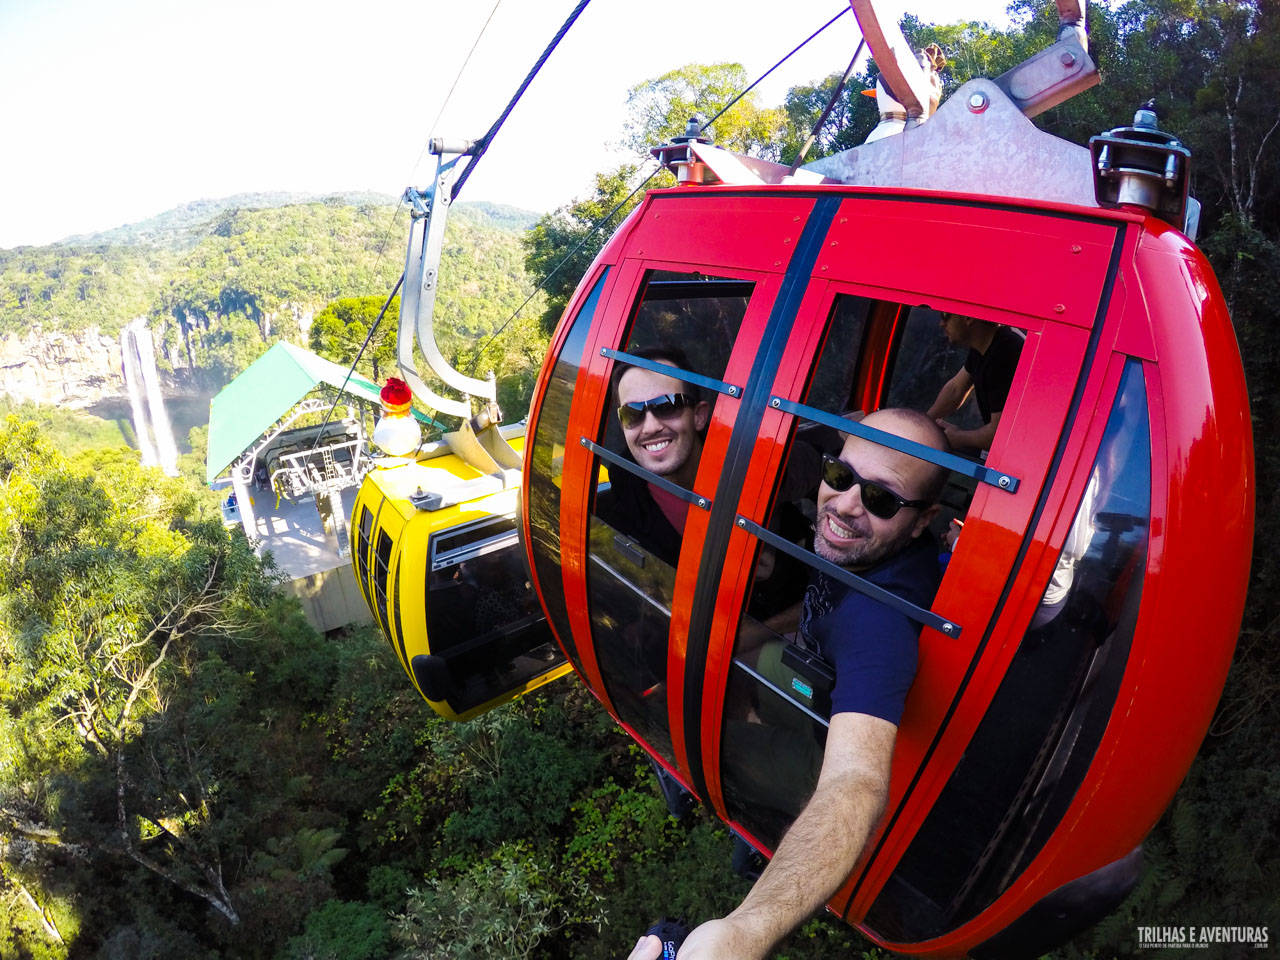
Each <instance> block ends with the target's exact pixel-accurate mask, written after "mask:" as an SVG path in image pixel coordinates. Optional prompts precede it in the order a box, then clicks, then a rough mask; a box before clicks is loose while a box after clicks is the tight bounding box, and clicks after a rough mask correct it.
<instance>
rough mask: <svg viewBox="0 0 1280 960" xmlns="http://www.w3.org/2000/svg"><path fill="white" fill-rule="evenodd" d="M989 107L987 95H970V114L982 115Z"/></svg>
mask: <svg viewBox="0 0 1280 960" xmlns="http://www.w3.org/2000/svg"><path fill="white" fill-rule="evenodd" d="M987 105H988V101H987V95H986V94H985V93H980V92H979V93H971V94H969V112H970V113H981V112H982V111H983V110H985V109H987Z"/></svg>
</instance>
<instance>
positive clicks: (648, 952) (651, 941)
mask: <svg viewBox="0 0 1280 960" xmlns="http://www.w3.org/2000/svg"><path fill="white" fill-rule="evenodd" d="M661 957H662V941H661V940H659V939H658V938H657V937H655V936H654V935H653V934H651V933H650V934H647V935H646V936H643V937H641V938H640V939H639V940H637V941H636V945H635V946H634V947H633V948H632V949H631V953H630V954H628V955H627V960H660V958H661Z"/></svg>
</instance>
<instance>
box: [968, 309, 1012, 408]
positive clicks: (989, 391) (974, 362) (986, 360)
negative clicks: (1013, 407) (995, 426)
mask: <svg viewBox="0 0 1280 960" xmlns="http://www.w3.org/2000/svg"><path fill="white" fill-rule="evenodd" d="M1021 355H1022V337H1020V336H1018V334H1016V333H1014V332H1013V331H1012V330H1010V329H1009V328H1008V327H998V328H997V329H996V335H995V337H993V338H992V340H991V346H989V347H987V352H986V353H979V352H978V351H977V350H970V351H969V356H968V357H967V358H966V359H965V361H964V368H965V369H966V370H968V371H969V378H970V379H971V380H973V390H974V393H975V394H976V395H977V399H978V412H979V413H980V414H982V422H983V423H990V422H991V415H992V414H993V413H1000V412H1001V411H1002V410H1004V402H1005V400H1007V399H1008V397H1009V388H1010V387H1011V386H1013V374H1014V371H1016V370H1017V369H1018V357H1020V356H1021Z"/></svg>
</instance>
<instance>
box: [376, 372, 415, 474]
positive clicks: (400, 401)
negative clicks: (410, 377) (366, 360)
mask: <svg viewBox="0 0 1280 960" xmlns="http://www.w3.org/2000/svg"><path fill="white" fill-rule="evenodd" d="M378 399H379V400H380V401H381V402H382V417H381V418H380V419H379V420H378V424H377V426H375V427H374V428H373V443H374V445H375V446H376V447H377V448H378V449H379V450H381V451H382V452H383V453H385V454H386V455H387V456H390V457H407V456H408V455H409V454H411V453H413V451H414V450H416V449H418V447H419V446H420V445H421V444H422V428H421V427H419V426H418V421H417V420H415V419H414V418H413V414H412V413H411V412H410V408H411V406H412V404H413V393H412V392H411V391H410V390H409V385H408V384H407V383H405V382H404V381H403V380H401V379H399V378H397V377H388V378H387V384H386V386H384V387H383V388H382V390H381V392H380V393H379V394H378Z"/></svg>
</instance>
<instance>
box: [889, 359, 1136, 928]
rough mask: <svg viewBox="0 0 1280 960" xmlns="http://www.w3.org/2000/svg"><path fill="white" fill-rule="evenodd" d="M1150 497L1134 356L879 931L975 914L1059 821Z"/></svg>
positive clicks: (1113, 679) (1114, 674)
mask: <svg viewBox="0 0 1280 960" xmlns="http://www.w3.org/2000/svg"><path fill="white" fill-rule="evenodd" d="M1150 510H1151V442H1150V429H1149V423H1148V414H1147V398H1146V391H1145V386H1144V383H1143V374H1142V365H1141V363H1139V362H1138V361H1136V360H1130V361H1129V362H1128V364H1127V366H1126V369H1125V373H1124V377H1123V379H1122V381H1121V384H1120V389H1119V391H1118V392H1117V395H1116V401H1115V403H1114V405H1113V407H1112V410H1111V415H1110V417H1109V419H1108V421H1107V427H1106V432H1105V434H1104V435H1103V439H1102V443H1101V445H1100V447H1099V449H1098V455H1097V458H1096V460H1095V463H1094V467H1093V470H1092V473H1091V475H1090V478H1089V482H1088V484H1087V485H1086V487H1085V489H1084V493H1083V495H1082V497H1081V501H1080V506H1079V508H1078V510H1077V511H1076V515H1075V520H1074V522H1073V524H1072V527H1071V529H1070V531H1069V532H1068V534H1067V536H1066V539H1065V541H1064V544H1063V548H1062V551H1061V553H1060V555H1059V557H1058V560H1057V563H1056V566H1055V568H1054V571H1053V574H1052V576H1051V578H1050V580H1049V584H1048V586H1047V587H1046V589H1045V592H1044V595H1043V597H1042V599H1041V602H1040V605H1039V607H1038V608H1037V610H1036V612H1035V614H1034V616H1033V617H1032V620H1031V624H1030V626H1029V628H1028V630H1027V632H1026V635H1025V636H1024V638H1023V640H1022V643H1021V644H1020V645H1019V647H1018V651H1017V653H1016V654H1015V656H1014V658H1013V661H1012V662H1011V663H1010V665H1009V668H1008V670H1007V671H1006V672H1005V676H1004V679H1003V680H1002V681H1001V684H1000V688H999V690H998V691H997V692H996V695H995V697H994V698H993V699H992V701H991V705H990V707H989V708H988V710H987V714H986V716H985V717H984V718H983V720H982V723H981V724H980V726H979V728H978V730H977V732H976V733H975V735H974V737H973V740H972V742H971V743H970V746H969V748H968V749H967V750H966V752H965V755H964V759H963V760H962V761H961V762H960V763H959V765H957V767H956V769H955V772H954V773H953V774H952V776H951V779H950V780H949V781H948V783H947V785H946V787H945V788H944V789H943V791H942V793H941V795H940V796H939V798H938V800H937V802H936V803H935V804H934V806H933V809H932V810H931V811H930V813H929V816H928V817H927V818H926V820H925V822H924V824H923V825H922V826H921V828H920V831H919V832H918V833H917V835H916V837H915V839H914V840H913V841H912V843H911V846H910V847H909V848H908V849H907V852H906V853H905V854H904V855H903V857H902V860H901V861H900V863H899V865H898V867H897V869H896V870H895V871H894V873H893V875H892V876H891V877H890V879H889V881H888V882H887V883H886V885H885V887H884V889H883V890H882V891H881V893H880V895H879V897H878V898H877V899H876V901H875V903H874V904H873V905H872V907H871V910H870V912H869V913H868V914H867V922H868V924H869V925H871V926H872V927H873V928H874V929H875V930H876V932H877V933H879V934H881V935H883V936H885V937H887V938H889V939H900V940H927V939H931V938H932V937H935V936H940V935H941V934H943V933H944V932H946V931H948V930H951V929H954V928H955V927H957V926H959V925H960V924H962V923H965V922H967V921H968V920H969V919H970V918H972V917H973V916H976V915H977V913H978V912H979V911H980V910H982V909H983V908H985V907H986V906H987V905H989V904H990V903H992V902H993V901H994V900H995V899H996V897H998V896H999V895H1000V894H1001V893H1002V892H1003V891H1004V890H1006V889H1007V888H1008V886H1009V885H1010V884H1011V883H1012V882H1013V881H1014V880H1015V879H1017V877H1018V876H1019V875H1020V874H1021V873H1022V872H1023V871H1024V870H1025V869H1026V868H1027V867H1028V865H1029V864H1030V863H1031V861H1032V859H1033V858H1034V857H1035V855H1036V854H1037V853H1038V852H1039V851H1040V849H1041V848H1042V847H1043V846H1044V844H1045V842H1046V840H1047V839H1048V837H1049V835H1050V834H1051V833H1052V832H1053V830H1054V829H1055V828H1056V826H1057V825H1058V823H1059V821H1060V820H1061V818H1062V816H1063V814H1064V813H1065V811H1066V809H1067V807H1068V805H1069V804H1070V803H1071V801H1072V799H1073V798H1074V797H1075V793H1076V790H1077V788H1078V787H1079V785H1080V782H1081V781H1082V780H1083V778H1084V775H1085V773H1086V772H1087V770H1088V767H1089V765H1090V763H1091V762H1092V760H1093V757H1094V754H1095V752H1096V751H1097V748H1098V745H1099V743H1100V742H1101V739H1102V734H1103V731H1104V730H1105V728H1106V725H1107V723H1108V721H1109V719H1110V717H1111V711H1112V707H1113V706H1114V703H1115V698H1116V694H1117V691H1118V690H1119V687H1120V682H1121V678H1122V675H1123V673H1124V669H1125V666H1126V664H1127V661H1128V655H1129V647H1130V642H1131V640H1132V638H1133V630H1134V626H1135V624H1136V622H1137V616H1138V606H1139V601H1140V600H1141V596H1142V583H1143V574H1144V572H1145V569H1146V563H1147V547H1148V532H1149V530H1148V528H1149V517H1150ZM962 536H963V535H962Z"/></svg>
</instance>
